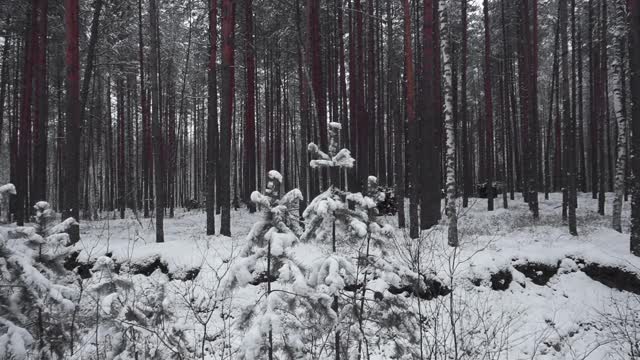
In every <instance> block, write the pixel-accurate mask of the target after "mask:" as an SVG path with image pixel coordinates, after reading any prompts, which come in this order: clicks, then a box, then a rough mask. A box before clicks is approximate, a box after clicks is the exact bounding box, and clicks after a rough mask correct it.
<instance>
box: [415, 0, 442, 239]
mask: <svg viewBox="0 0 640 360" xmlns="http://www.w3.org/2000/svg"><path fill="white" fill-rule="evenodd" d="M436 1H437V0H436ZM435 6H436V4H435V3H434V1H433V0H424V8H423V24H422V79H421V81H422V84H423V86H422V96H421V97H422V101H421V102H420V103H421V105H422V106H421V115H422V120H421V123H420V125H419V126H417V129H416V130H413V131H412V134H416V135H417V134H418V132H419V133H420V134H421V138H420V140H421V143H420V142H419V141H417V139H416V141H415V146H416V147H415V151H414V153H413V155H412V161H413V166H412V170H411V171H412V172H416V173H417V172H418V171H420V172H421V176H422V179H421V180H422V181H419V180H420V179H419V178H418V177H417V175H418V174H416V176H414V177H413V178H414V180H415V182H414V183H413V184H412V185H413V186H414V187H416V186H418V184H421V188H420V189H419V190H420V191H419V192H418V189H416V192H418V193H419V195H420V228H421V229H423V230H424V229H428V228H430V227H432V226H433V225H436V224H437V223H438V220H439V217H440V197H441V188H440V173H441V171H440V160H441V159H440V151H439V150H440V141H441V138H440V134H441V131H440V130H441V129H440V126H441V123H440V116H439V115H440V109H439V107H440V93H439V91H440V90H439V89H440V86H439V78H440V77H439V73H440V67H439V61H438V60H437V53H439V49H437V39H436V36H435V32H436V31H435V30H436V26H437V20H436V19H435V16H434V15H435ZM418 129H419V130H418ZM410 131H411V130H410ZM420 149H422V153H421V152H420ZM419 159H420V160H419Z"/></svg>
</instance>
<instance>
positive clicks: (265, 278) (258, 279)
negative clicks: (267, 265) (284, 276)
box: [249, 271, 278, 286]
mask: <svg viewBox="0 0 640 360" xmlns="http://www.w3.org/2000/svg"><path fill="white" fill-rule="evenodd" d="M276 280H278V277H277V276H275V275H273V274H271V275H269V274H267V272H266V271H263V272H261V273H259V274H254V275H253V280H251V281H250V282H249V284H251V285H254V286H255V285H260V284H262V283H266V282H269V281H271V282H274V281H276Z"/></svg>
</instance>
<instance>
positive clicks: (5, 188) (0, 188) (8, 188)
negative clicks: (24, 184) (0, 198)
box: [0, 183, 17, 195]
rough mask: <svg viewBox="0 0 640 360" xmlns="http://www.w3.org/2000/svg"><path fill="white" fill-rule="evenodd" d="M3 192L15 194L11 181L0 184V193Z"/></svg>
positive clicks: (2, 193)
mask: <svg viewBox="0 0 640 360" xmlns="http://www.w3.org/2000/svg"><path fill="white" fill-rule="evenodd" d="M4 194H12V195H15V194H17V192H16V187H15V186H14V185H13V184H11V183H9V184H5V185H2V186H0V195H4Z"/></svg>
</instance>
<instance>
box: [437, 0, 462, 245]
mask: <svg viewBox="0 0 640 360" xmlns="http://www.w3.org/2000/svg"><path fill="white" fill-rule="evenodd" d="M439 1H440V6H439V10H440V35H441V36H442V38H441V40H440V46H441V47H442V50H441V51H442V64H443V66H444V119H445V120H444V124H445V129H446V135H447V143H446V144H447V149H446V174H447V181H446V183H447V216H448V218H449V229H448V242H449V246H458V214H457V213H456V212H457V199H456V196H457V194H456V192H457V191H456V135H455V131H454V121H455V120H454V118H453V96H452V67H451V58H450V55H449V39H448V36H449V29H448V26H449V25H448V21H447V20H448V14H447V6H446V5H447V3H446V0H439Z"/></svg>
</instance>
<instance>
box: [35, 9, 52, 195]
mask: <svg viewBox="0 0 640 360" xmlns="http://www.w3.org/2000/svg"><path fill="white" fill-rule="evenodd" d="M48 8H49V2H48V0H39V4H38V7H37V9H35V11H36V14H35V16H36V18H37V23H38V25H37V29H36V31H37V38H36V43H35V44H34V49H35V51H34V54H33V55H34V62H33V66H34V79H35V82H34V87H35V98H34V102H35V104H34V105H35V113H34V116H33V152H34V153H33V162H32V165H33V168H32V176H33V177H32V182H31V201H32V202H37V201H41V200H46V199H47V126H48V115H49V112H48V107H49V104H48V91H47V88H48V86H47V44H48V41H47V13H48Z"/></svg>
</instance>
